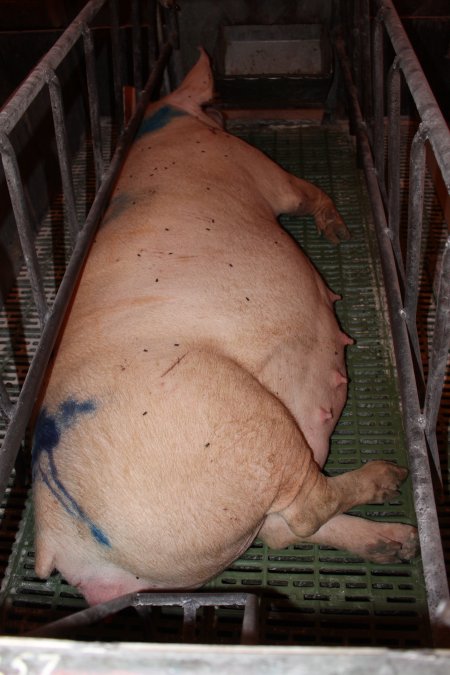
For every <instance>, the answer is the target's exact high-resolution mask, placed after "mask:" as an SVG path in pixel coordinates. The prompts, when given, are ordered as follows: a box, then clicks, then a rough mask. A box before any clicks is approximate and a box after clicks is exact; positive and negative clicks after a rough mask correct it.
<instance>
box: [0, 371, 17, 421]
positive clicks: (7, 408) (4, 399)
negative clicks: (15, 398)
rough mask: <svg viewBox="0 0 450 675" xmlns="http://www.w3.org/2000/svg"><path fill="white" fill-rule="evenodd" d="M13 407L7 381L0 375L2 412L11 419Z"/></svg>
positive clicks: (0, 405)
mask: <svg viewBox="0 0 450 675" xmlns="http://www.w3.org/2000/svg"><path fill="white" fill-rule="evenodd" d="M13 408H14V405H13V404H12V403H11V399H10V398H9V394H8V390H7V389H6V386H5V383H4V382H3V380H2V378H1V377H0V412H1V414H2V415H3V416H4V417H6V418H7V419H9V418H10V417H11V415H12V410H13Z"/></svg>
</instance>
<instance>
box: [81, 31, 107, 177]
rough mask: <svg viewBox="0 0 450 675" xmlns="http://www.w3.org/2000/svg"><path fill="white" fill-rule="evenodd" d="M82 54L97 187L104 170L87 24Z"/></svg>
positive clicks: (96, 90) (98, 108)
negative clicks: (84, 64)
mask: <svg viewBox="0 0 450 675" xmlns="http://www.w3.org/2000/svg"><path fill="white" fill-rule="evenodd" d="M83 38H84V54H85V57H86V78H87V88H88V98H89V116H90V120H91V136H92V147H93V151H94V166H95V180H96V187H97V189H98V187H99V185H100V183H101V180H102V176H103V171H104V164H103V154H102V133H101V128H100V105H99V101H98V87H97V74H96V68H95V48H94V40H93V37H92V32H91V29H90V28H89V26H84V28H83Z"/></svg>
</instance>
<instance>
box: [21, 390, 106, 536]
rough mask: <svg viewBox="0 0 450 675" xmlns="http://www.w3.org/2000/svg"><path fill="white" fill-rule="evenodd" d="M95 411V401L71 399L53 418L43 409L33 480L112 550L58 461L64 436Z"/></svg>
mask: <svg viewBox="0 0 450 675" xmlns="http://www.w3.org/2000/svg"><path fill="white" fill-rule="evenodd" d="M95 411H96V404H95V401H94V400H93V399H87V400H85V401H77V400H76V399H74V398H68V399H66V400H65V401H63V402H62V403H60V405H59V406H58V409H57V411H56V414H54V415H51V414H49V412H48V411H47V409H46V408H42V410H41V412H40V414H39V417H38V420H37V423H36V429H35V433H34V444H33V450H32V464H33V478H34V479H35V480H37V479H41V480H42V481H43V482H44V483H45V485H46V486H47V487H48V489H49V490H50V492H51V493H52V495H53V496H54V497H55V498H56V499H57V500H58V502H59V503H60V504H61V506H62V507H63V508H64V510H65V511H66V512H67V513H68V514H69V515H71V516H73V517H74V518H78V519H80V520H81V521H82V522H83V523H84V524H85V525H86V526H87V527H88V528H89V530H90V532H91V534H92V536H93V537H94V539H95V540H96V541H97V542H98V543H99V544H102V545H103V546H108V547H111V542H110V541H109V539H108V537H107V535H106V534H105V533H104V532H103V530H102V529H101V528H100V527H98V525H96V524H95V523H94V522H93V521H92V519H91V518H90V517H89V516H88V515H87V513H86V512H85V511H84V509H83V508H82V507H81V506H80V504H79V503H78V502H77V501H76V499H74V497H72V495H71V494H70V492H69V491H68V490H67V488H66V487H65V485H64V483H63V482H62V480H61V478H60V476H59V472H58V467H57V465H56V460H55V450H56V449H57V447H58V445H59V443H60V440H61V436H62V434H63V433H64V432H65V431H66V430H67V429H70V427H72V426H73V425H74V424H76V423H77V422H78V420H79V418H80V417H83V416H84V415H89V414H93V413H95Z"/></svg>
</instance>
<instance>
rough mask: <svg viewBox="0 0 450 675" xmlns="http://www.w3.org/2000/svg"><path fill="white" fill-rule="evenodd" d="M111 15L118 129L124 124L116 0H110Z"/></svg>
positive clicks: (120, 52) (120, 51)
mask: <svg viewBox="0 0 450 675" xmlns="http://www.w3.org/2000/svg"><path fill="white" fill-rule="evenodd" d="M110 12H111V14H110V16H111V48H112V49H111V51H112V65H113V84H114V104H115V110H116V119H117V123H118V126H119V129H120V130H122V128H123V124H124V114H123V113H124V111H123V98H122V50H121V48H120V32H119V10H118V8H117V0H110Z"/></svg>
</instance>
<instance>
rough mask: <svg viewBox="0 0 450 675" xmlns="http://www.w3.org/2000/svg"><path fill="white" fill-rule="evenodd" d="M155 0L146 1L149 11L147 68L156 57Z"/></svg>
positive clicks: (151, 66)
mask: <svg viewBox="0 0 450 675" xmlns="http://www.w3.org/2000/svg"><path fill="white" fill-rule="evenodd" d="M157 11H158V10H157V7H156V0H149V2H148V13H149V24H148V67H149V70H151V69H152V68H153V65H154V63H155V59H156V52H157V47H158V36H157V31H156V20H157V19H156V13H157Z"/></svg>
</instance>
